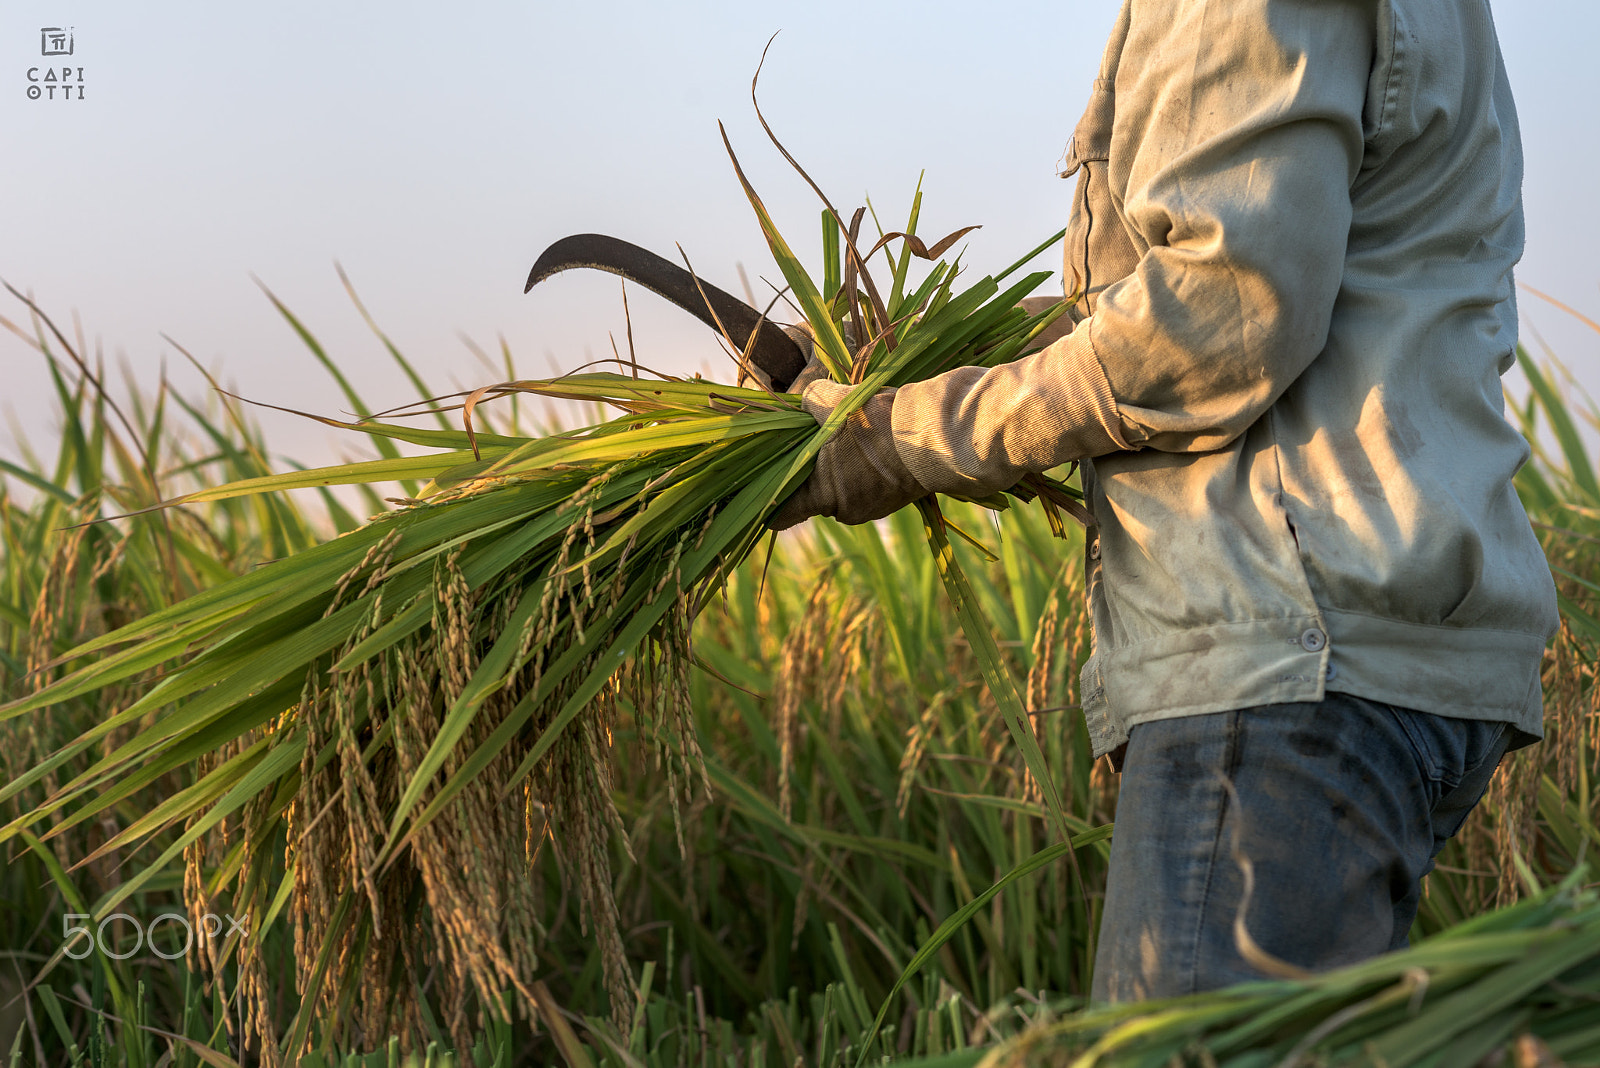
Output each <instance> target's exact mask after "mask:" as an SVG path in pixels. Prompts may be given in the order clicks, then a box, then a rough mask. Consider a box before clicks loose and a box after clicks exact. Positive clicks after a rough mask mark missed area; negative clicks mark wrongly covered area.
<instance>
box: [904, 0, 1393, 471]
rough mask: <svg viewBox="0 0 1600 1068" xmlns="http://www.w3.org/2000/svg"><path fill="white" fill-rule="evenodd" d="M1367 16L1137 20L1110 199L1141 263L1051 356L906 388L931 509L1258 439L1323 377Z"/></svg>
mask: <svg viewBox="0 0 1600 1068" xmlns="http://www.w3.org/2000/svg"><path fill="white" fill-rule="evenodd" d="M1373 18H1374V13H1373V5H1371V4H1370V3H1363V2H1360V0H1151V2H1142V0H1134V3H1133V5H1132V16H1131V22H1130V27H1129V33H1128V38H1127V41H1126V44H1125V46H1124V48H1123V50H1122V52H1121V56H1120V60H1119V62H1118V66H1117V71H1116V76H1115V83H1114V84H1115V119H1114V124H1113V129H1112V139H1111V151H1110V160H1109V162H1108V165H1107V170H1106V174H1105V177H1104V178H1103V179H1102V180H1106V181H1108V182H1109V189H1110V201H1111V202H1112V203H1114V204H1115V205H1116V214H1117V218H1114V219H1108V220H1096V225H1107V224H1109V225H1117V224H1118V223H1120V224H1121V225H1123V226H1124V227H1126V228H1127V230H1128V232H1129V235H1130V238H1131V239H1132V240H1133V241H1134V243H1135V245H1136V247H1138V248H1140V249H1142V250H1143V253H1142V257H1141V259H1140V261H1139V263H1138V266H1137V267H1136V268H1135V270H1134V271H1133V273H1132V274H1130V275H1128V276H1127V277H1125V278H1123V279H1121V280H1120V281H1118V282H1117V283H1115V284H1114V285H1111V286H1110V287H1108V288H1107V289H1105V290H1104V292H1102V293H1101V294H1100V296H1099V299H1098V302H1097V303H1096V305H1095V308H1094V311H1093V314H1091V315H1090V316H1089V317H1088V318H1086V319H1084V320H1083V321H1082V322H1080V323H1079V324H1078V326H1077V328H1076V329H1074V330H1073V332H1072V333H1071V334H1069V335H1068V336H1066V337H1065V338H1062V339H1061V340H1059V341H1057V342H1055V343H1054V344H1052V345H1050V346H1049V347H1047V348H1045V349H1044V350H1042V351H1040V352H1038V353H1036V354H1034V355H1032V356H1029V357H1026V358H1024V359H1021V360H1017V361H1015V362H1014V363H1011V364H1007V365H1004V366H1001V367H996V368H991V369H987V370H985V369H981V368H963V369H960V370H957V371H954V372H951V373H949V374H946V375H941V376H939V377H937V378H933V379H930V380H928V381H926V382H921V383H914V384H911V385H907V386H903V387H901V389H900V392H899V394H898V395H897V397H896V400H895V407H894V419H893V429H894V434H895V440H896V445H897V447H898V448H899V450H900V453H901V457H902V459H903V460H905V462H906V465H907V466H908V467H909V468H910V469H911V471H912V472H913V474H915V475H916V476H917V478H918V480H919V481H920V482H922V483H923V485H925V486H927V488H929V489H930V490H936V491H939V492H954V493H959V494H964V495H972V496H977V495H982V494H985V493H989V492H993V491H994V490H997V489H1002V488H1005V487H1007V486H1010V485H1012V484H1013V483H1014V482H1015V481H1016V480H1017V479H1018V478H1020V477H1022V475H1024V474H1026V473H1028V472H1030V471H1042V470H1046V469H1048V468H1050V467H1054V466H1057V465H1059V464H1063V463H1066V462H1068V461H1071V460H1075V459H1081V458H1083V457H1092V456H1098V455H1102V454H1104V453H1108V452H1113V451H1116V450H1119V449H1127V448H1136V449H1137V448H1148V449H1160V450H1163V451H1169V452H1204V451H1209V450H1212V449H1218V448H1222V447H1224V446H1226V445H1227V444H1228V443H1229V442H1231V441H1232V440H1233V439H1234V438H1236V437H1238V436H1239V435H1240V434H1242V433H1243V432H1244V431H1245V429H1246V428H1248V427H1249V426H1250V425H1251V424H1252V423H1253V422H1255V421H1256V419H1257V418H1258V417H1260V415H1261V414H1262V413H1263V412H1265V411H1266V410H1267V408H1268V407H1270V406H1271V405H1272V403H1273V402H1274V401H1275V400H1276V399H1277V397H1278V396H1279V395H1280V394H1281V393H1282V392H1283V391H1284V390H1285V389H1286V388H1287V387H1288V386H1289V384H1290V383H1292V382H1293V381H1294V380H1295V378H1296V377H1298V376H1299V374H1300V373H1301V372H1302V371H1303V370H1304V369H1305V368H1306V367H1307V365H1309V364H1310V362H1311V361H1312V360H1313V359H1315V358H1316V356H1317V354H1318V353H1319V352H1320V351H1321V350H1322V347H1323V345H1324V343H1325V342H1326V339H1327V335H1328V328H1329V322H1330V319H1331V316H1332V313H1333V303H1334V298H1335V297H1336V295H1337V293H1338V289H1339V283H1340V278H1341V275H1342V273H1343V264H1344V255H1345V245H1346V240H1347V237H1348V234H1349V228H1350V219H1351V204H1350V189H1351V186H1352V184H1353V183H1354V182H1355V180H1356V177H1357V174H1358V172H1359V170H1360V166H1361V160H1362V150H1363V141H1364V137H1363V127H1362V117H1363V108H1364V103H1365V99H1366V93H1367V85H1368V80H1369V76H1370V67H1371V64H1372V57H1373V43H1374V40H1373V38H1374V33H1373Z"/></svg>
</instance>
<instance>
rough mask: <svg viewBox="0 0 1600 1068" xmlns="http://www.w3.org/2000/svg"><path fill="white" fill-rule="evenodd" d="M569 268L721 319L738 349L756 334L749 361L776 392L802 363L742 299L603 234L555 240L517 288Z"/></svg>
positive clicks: (796, 349) (710, 319)
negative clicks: (613, 277)
mask: <svg viewBox="0 0 1600 1068" xmlns="http://www.w3.org/2000/svg"><path fill="white" fill-rule="evenodd" d="M573 267H592V268H594V269H595V270H599V271H610V272H611V273H612V274H618V275H621V276H622V277H623V278H626V279H627V280H628V281H630V282H635V283H637V284H639V285H641V286H644V287H645V288H646V289H648V290H650V291H651V292H653V293H658V294H660V295H661V296H663V297H665V298H667V299H668V300H670V301H671V302H672V303H674V304H676V305H677V306H678V307H680V308H682V309H683V310H684V311H686V312H688V313H689V314H691V315H693V316H694V317H695V318H697V319H699V320H700V321H701V322H703V323H705V324H706V325H707V326H709V327H711V328H712V329H713V330H716V329H718V327H717V323H718V322H719V321H720V322H721V324H722V329H724V330H726V331H727V332H728V337H730V338H731V339H732V340H733V343H734V344H735V345H738V346H739V347H740V348H741V349H742V348H744V346H745V343H746V342H747V341H749V339H750V335H751V334H755V335H756V341H755V345H754V346H753V347H752V348H751V349H750V361H751V362H752V363H754V364H755V365H756V367H758V368H760V369H761V371H762V372H764V373H765V374H766V376H767V377H768V378H769V379H770V380H771V382H772V388H773V389H774V390H777V391H778V392H780V393H781V392H783V391H785V390H787V389H788V388H789V383H791V382H793V381H794V378H795V376H796V375H798V374H799V373H800V369H801V368H803V367H804V366H805V363H806V358H805V354H804V353H803V352H802V351H801V350H800V346H799V345H797V344H795V342H794V339H793V338H791V337H790V336H789V335H788V334H785V333H784V332H783V331H782V330H780V329H779V328H778V326H777V325H776V324H775V323H773V322H772V320H770V319H767V318H766V317H764V316H763V315H762V314H761V313H760V312H758V311H756V310H755V309H754V308H752V307H750V305H748V304H746V303H745V302H744V301H742V300H740V299H738V298H737V297H733V296H729V295H728V294H727V293H724V292H723V291H722V290H720V289H718V288H717V287H716V286H714V285H712V284H711V283H709V282H707V281H706V280H705V279H703V278H702V279H700V280H699V284H698V285H696V279H695V276H694V275H692V274H690V273H689V272H688V271H687V270H685V269H684V268H682V267H680V266H678V265H677V264H675V263H673V262H671V261H670V260H665V259H662V258H661V257H660V256H657V255H656V254H655V253H654V252H650V251H648V250H646V249H642V248H640V247H639V246H638V245H635V244H632V243H630V242H627V241H623V240H620V239H618V238H615V237H607V236H606V235H605V234H573V235H572V236H571V237H563V238H562V239H561V240H559V241H557V242H555V243H554V244H553V245H551V246H550V247H549V248H547V249H545V250H544V252H542V253H540V255H539V259H538V262H536V263H535V264H534V265H533V270H532V271H530V272H528V284H527V285H526V286H524V287H523V290H522V291H523V292H524V293H526V292H527V291H528V290H530V289H532V288H533V287H534V286H535V285H536V284H537V283H539V282H542V281H544V280H545V279H546V278H549V277H550V276H551V275H553V274H556V273H558V272H560V271H566V270H570V269H571V268H573ZM702 291H703V292H704V294H705V295H704V296H703V297H702V296H701V293H702ZM713 312H715V314H714V315H713V314H712V313H713Z"/></svg>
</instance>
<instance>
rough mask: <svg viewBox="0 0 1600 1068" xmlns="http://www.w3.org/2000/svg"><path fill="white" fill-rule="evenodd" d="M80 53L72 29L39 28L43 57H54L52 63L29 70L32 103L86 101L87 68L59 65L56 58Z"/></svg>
mask: <svg viewBox="0 0 1600 1068" xmlns="http://www.w3.org/2000/svg"><path fill="white" fill-rule="evenodd" d="M76 50H77V43H76V42H75V41H74V40H73V32H72V27H71V26H41V27H40V28H39V54H40V55H41V56H45V57H48V58H51V59H52V63H51V64H50V65H49V66H38V67H29V68H28V90H27V92H28V99H29V100H82V99H83V68H82V67H74V66H56V65H55V62H54V57H67V56H72V55H74V54H75V52H76ZM68 62H69V63H70V60H68Z"/></svg>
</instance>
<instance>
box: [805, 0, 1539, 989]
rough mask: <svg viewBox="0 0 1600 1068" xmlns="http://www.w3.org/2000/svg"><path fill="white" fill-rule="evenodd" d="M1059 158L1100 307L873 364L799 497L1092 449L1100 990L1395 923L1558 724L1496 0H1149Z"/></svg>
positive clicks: (1311, 958)
mask: <svg viewBox="0 0 1600 1068" xmlns="http://www.w3.org/2000/svg"><path fill="white" fill-rule="evenodd" d="M1065 173H1066V174H1067V175H1074V174H1075V175H1076V176H1077V191H1076V194H1075V199H1074V203H1073V210H1072V216H1071V223H1070V226H1069V228H1068V231H1067V239H1066V255H1065V271H1064V281H1065V285H1064V288H1065V290H1066V291H1067V292H1068V293H1069V294H1070V295H1069V298H1068V299H1069V300H1071V301H1072V302H1073V303H1072V307H1071V309H1070V318H1071V322H1072V324H1073V325H1072V330H1071V332H1070V333H1069V334H1067V335H1066V336H1065V337H1063V338H1061V339H1059V340H1057V341H1054V342H1053V343H1051V344H1050V345H1049V346H1048V347H1046V348H1045V349H1043V350H1042V351H1040V352H1038V353H1036V354H1035V355H1033V356H1030V357H1027V358H1025V359H1021V360H1018V361H1016V362H1015V363H1011V364H1007V365H1005V366H1001V367H996V368H992V369H984V368H978V367H969V368H962V369H959V370H956V371H952V372H950V373H947V374H945V375H942V376H940V377H937V378H934V379H931V380H929V381H925V382H920V383H916V384H913V385H907V386H903V387H901V388H900V389H899V391H898V392H894V391H885V392H883V393H881V394H879V395H877V396H875V397H873V398H872V399H870V400H869V401H868V402H867V403H866V405H865V406H864V407H863V408H862V410H861V414H860V415H859V416H858V417H856V418H855V419H853V420H852V421H851V422H849V423H848V424H847V425H846V427H845V429H844V430H843V431H842V432H840V433H839V434H838V435H836V436H835V437H834V438H833V439H832V440H831V441H830V442H829V443H828V444H827V445H826V446H825V447H824V448H823V450H822V452H821V454H820V455H819V457H818V459H817V464H816V469H815V471H814V472H813V474H812V475H811V477H810V479H809V480H808V481H807V482H806V483H804V484H803V485H802V486H801V488H800V490H799V491H798V492H797V493H796V494H795V495H794V496H793V497H792V498H790V500H789V501H788V502H786V504H785V506H784V508H783V510H782V511H781V512H780V513H779V515H778V516H777V517H776V522H775V525H780V526H783V525H791V524H793V523H797V522H800V521H801V520H803V519H804V518H806V517H808V516H811V515H831V516H836V517H837V518H839V519H841V520H842V521H844V522H847V523H861V522H866V521H868V520H872V519H875V518H878V517H880V516H883V515H886V514H888V513H890V512H892V511H894V510H895V509H897V508H900V507H901V506H903V505H905V504H906V503H908V502H910V501H912V500H915V499H917V498H918V497H921V496H923V495H924V494H927V493H931V492H939V493H947V494H952V495H956V496H967V497H981V496H984V495H986V494H988V493H991V492H993V491H995V490H998V489H1001V488H1004V487H1007V486H1010V485H1012V484H1013V483H1014V482H1016V481H1017V480H1018V479H1019V478H1020V477H1022V476H1023V475H1024V474H1026V473H1028V472H1037V471H1044V470H1046V469H1049V468H1053V467H1056V466H1058V465H1061V464H1065V463H1068V462H1070V461H1074V460H1076V461H1080V462H1081V464H1082V471H1083V481H1084V492H1085V495H1086V499H1087V503H1088V505H1089V508H1090V510H1091V511H1092V512H1093V514H1094V517H1095V521H1096V525H1095V526H1094V527H1092V528H1090V529H1089V531H1088V532H1087V542H1088V569H1087V576H1088V597H1089V602H1090V606H1091V610H1092V613H1093V618H1094V633H1095V641H1094V650H1093V655H1092V656H1091V657H1090V658H1089V661H1088V663H1087V664H1086V665H1085V667H1084V669H1083V675H1082V699H1083V711H1084V716H1085V718H1086V719H1087V721H1088V727H1089V734H1090V737H1091V738H1092V740H1093V744H1094V751H1095V754H1096V755H1097V756H1098V755H1101V754H1111V757H1112V760H1113V762H1114V763H1115V764H1116V765H1117V766H1118V767H1119V768H1120V770H1121V772H1122V780H1121V790H1120V801H1119V803H1118V806H1117V813H1116V826H1117V829H1116V836H1115V840H1114V845H1113V847H1112V851H1111V865H1110V873H1109V876H1108V885H1107V888H1106V901H1105V913H1104V919H1103V922H1102V926H1101V934H1100V948H1099V954H1098V957H1097V960H1096V965H1095V976H1094V987H1093V996H1094V997H1095V998H1096V999H1097V1000H1101V1001H1106V1000H1109V1001H1129V1000H1136V999H1143V998H1155V997H1167V996H1172V995H1180V994H1187V993H1191V992H1194V991H1199V990H1206V989H1210V988H1215V987H1220V986H1224V985H1227V984H1230V983H1234V982H1239V981H1242V980H1249V979H1259V978H1262V977H1264V976H1268V975H1274V974H1286V973H1292V972H1294V971H1295V970H1296V969H1303V970H1312V971H1316V970H1321V969H1327V968H1331V967H1334V966H1337V965H1342V964H1347V963H1350V962H1352V961H1356V960H1359V959H1362V958H1364V957H1368V956H1371V955H1374V954H1377V953H1382V952H1384V951H1386V950H1390V949H1395V948H1399V947H1402V946H1404V945H1405V944H1406V937H1407V932H1408V930H1409V929H1410V927H1411V923H1412V920H1413V918H1414V916H1415V914H1416V909H1417V903H1418V896H1419V893H1420V880H1421V879H1422V877H1423V876H1424V875H1425V874H1426V873H1427V872H1428V870H1429V869H1430V868H1431V867H1432V864H1433V857H1434V855H1435V854H1436V853H1437V852H1438V850H1439V849H1440V847H1441V846H1442V844H1443V843H1444V841H1445V840H1446V839H1447V838H1448V837H1450V836H1451V835H1452V834H1453V833H1455V831H1456V830H1457V829H1458V828H1459V827H1460V826H1461V824H1462V821H1463V820H1464V819H1465V817H1466V815H1467V813H1468V812H1469V811H1470V810H1471V808H1472V806H1473V805H1474V804H1476V803H1477V801H1478V799H1479V797H1480V796H1481V795H1482V793H1483V790H1484V788H1485V786H1486V784H1487V782H1488V780H1489V777H1490V775H1491V774H1492V773H1493V771H1494V769H1495V767H1496V765H1497V764H1498V762H1499V760H1500V758H1501V756H1502V755H1503V754H1504V753H1505V752H1506V751H1507V750H1508V749H1513V748H1516V747H1518V746H1522V745H1527V744H1529V743H1531V742H1533V741H1535V740H1536V739H1537V738H1538V737H1539V736H1540V734H1541V715H1540V682H1539V666H1540V659H1541V656H1542V653H1543V649H1544V645H1545V641H1546V639H1547V637H1548V636H1549V635H1550V634H1551V633H1552V631H1553V630H1554V628H1555V626H1556V612H1555V596H1554V589H1553V586H1552V583H1551V579H1550V573H1549V570H1548V568H1547V567H1546V565H1545V561H1544V557H1543V555H1542V553H1541V551H1540V547H1539V544H1538V542H1537V541H1536V540H1535V538H1534V536H1533V533H1532V531H1531V530H1530V528H1529V524H1528V519H1527V516H1526V515H1525V514H1524V512H1523V509H1522V507H1521V505H1520V503H1519V502H1518V499H1517V496H1516V494H1515V492H1514V491H1513V488H1512V475H1513V474H1514V472H1515V471H1516V470H1517V468H1518V467H1519V466H1521V464H1522V463H1523V462H1524V460H1525V459H1526V458H1527V456H1528V446H1527V444H1526V443H1525V442H1524V440H1523V439H1522V437H1521V436H1520V435H1519V434H1518V433H1517V431H1516V430H1515V429H1514V428H1513V427H1512V426H1511V425H1510V424H1509V423H1508V422H1507V421H1506V419H1505V417H1504V414H1503V402H1502V393H1501V384H1500V376H1501V375H1502V374H1504V373H1505V372H1506V371H1507V370H1508V369H1509V368H1510V367H1511V365H1512V362H1513V353H1514V350H1515V347H1516V340H1517V319H1516V304H1515V299H1514V290H1513V288H1512V276H1511V272H1512V265H1513V264H1515V263H1516V261H1517V259H1518V257H1519V255H1520V254H1521V251H1522V241H1523V220H1522V207H1521V201H1520V189H1521V183H1522V155H1521V149H1520V145H1519V140H1518V129H1517V116H1516V111H1515V108H1514V106H1513V104H1512V99H1511V90H1510V87H1509V86H1508V84H1507V82H1506V73H1505V69H1504V67H1503V65H1502V63H1501V59H1500V54H1499V48H1498V44H1497V42H1496V39H1495V33H1494V26H1493V24H1492V22H1491V18H1490V13H1489V6H1488V3H1487V0H1375V2H1356V0H1137V2H1135V0H1126V2H1125V3H1124V5H1123V7H1122V10H1121V13H1120V14H1119V16H1118V18H1117V23H1116V27H1115V29H1114V30H1113V31H1112V34H1111V39H1110V42H1109V44H1108V45H1107V47H1106V51H1105V57H1104V60H1103V61H1102V65H1101V70H1100V77H1099V78H1098V79H1096V81H1095V83H1094V89H1093V92H1092V93H1091V95H1090V98H1089V105H1088V107H1087V109H1086V110H1085V111H1084V114H1083V117H1082V119H1080V120H1079V122H1078V124H1077V127H1076V129H1075V130H1074V132H1073V136H1072V143H1071V146H1070V148H1069V149H1068V152H1067V169H1066V172H1065ZM849 388H850V387H848V386H843V385H838V384H835V383H832V382H827V381H819V382H815V383H814V384H812V385H810V386H809V387H808V388H807V389H806V392H805V403H806V407H807V409H808V410H809V411H810V412H811V413H812V414H813V415H814V416H815V417H816V418H817V419H818V420H819V421H820V420H822V419H824V418H825V417H826V416H827V414H828V413H829V412H830V411H831V410H832V408H833V407H834V405H836V404H837V403H838V401H839V400H840V398H841V397H842V396H843V395H844V394H845V393H846V392H847V391H848V389H849Z"/></svg>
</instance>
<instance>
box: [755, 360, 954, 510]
mask: <svg viewBox="0 0 1600 1068" xmlns="http://www.w3.org/2000/svg"><path fill="white" fill-rule="evenodd" d="M852 388H854V387H851V386H847V385H845V384H843V383H841V382H834V381H832V380H830V379H825V378H824V379H819V380H817V381H814V382H812V383H811V384H810V385H808V386H806V388H805V392H804V394H803V395H802V396H801V404H803V405H804V406H805V410H806V412H807V413H809V414H810V416H811V418H813V419H815V420H816V421H817V423H818V424H819V425H820V424H822V423H824V422H826V421H827V419H828V417H829V416H830V415H832V414H833V410H834V409H835V408H836V407H838V406H839V404H840V402H842V401H843V400H844V399H845V397H846V396H848V395H849V393H850V390H851V389H852ZM894 394H895V391H894V390H893V389H885V390H881V391H879V392H878V393H875V394H873V396H872V398H871V399H870V400H868V401H867V403H865V404H863V405H862V406H861V407H860V408H857V409H856V410H855V411H854V412H852V413H850V417H849V418H848V419H846V420H845V423H844V425H843V426H841V427H840V428H839V429H838V430H837V431H836V432H835V433H834V435H833V436H832V437H831V438H829V439H828V441H827V443H826V444H824V445H823V446H822V450H821V451H820V452H819V453H817V463H816V466H815V467H814V468H812V470H811V474H810V475H809V476H808V477H807V478H806V480H805V481H804V482H802V483H801V484H800V488H799V489H797V490H795V491H794V493H792V494H791V495H790V496H789V497H788V498H787V499H786V500H785V501H784V502H783V503H782V504H780V505H779V506H778V510H777V511H776V512H774V513H773V514H772V515H771V516H770V517H769V518H768V519H767V525H768V526H769V527H771V528H772V529H773V530H786V529H788V528H789V527H792V526H794V525H795V524H797V523H802V522H804V521H805V520H807V519H810V518H811V517H812V516H817V515H826V516H832V517H833V518H835V519H837V520H839V522H841V523H851V524H854V523H867V522H870V521H872V520H874V519H882V518H883V517H884V516H886V515H888V514H890V513H891V512H896V511H899V510H900V509H901V508H904V507H905V506H906V505H908V504H910V503H911V502H912V501H915V500H918V499H920V498H922V497H925V496H927V495H928V490H927V489H926V488H924V487H923V485H922V483H920V482H918V481H917V480H916V478H915V477H914V476H913V475H912V474H911V472H910V470H908V469H907V468H906V465H905V464H904V463H903V462H901V460H900V453H899V451H898V450H897V449H896V448H895V444H894V432H893V430H892V429H891V428H890V415H891V413H892V412H893V411H894Z"/></svg>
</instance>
